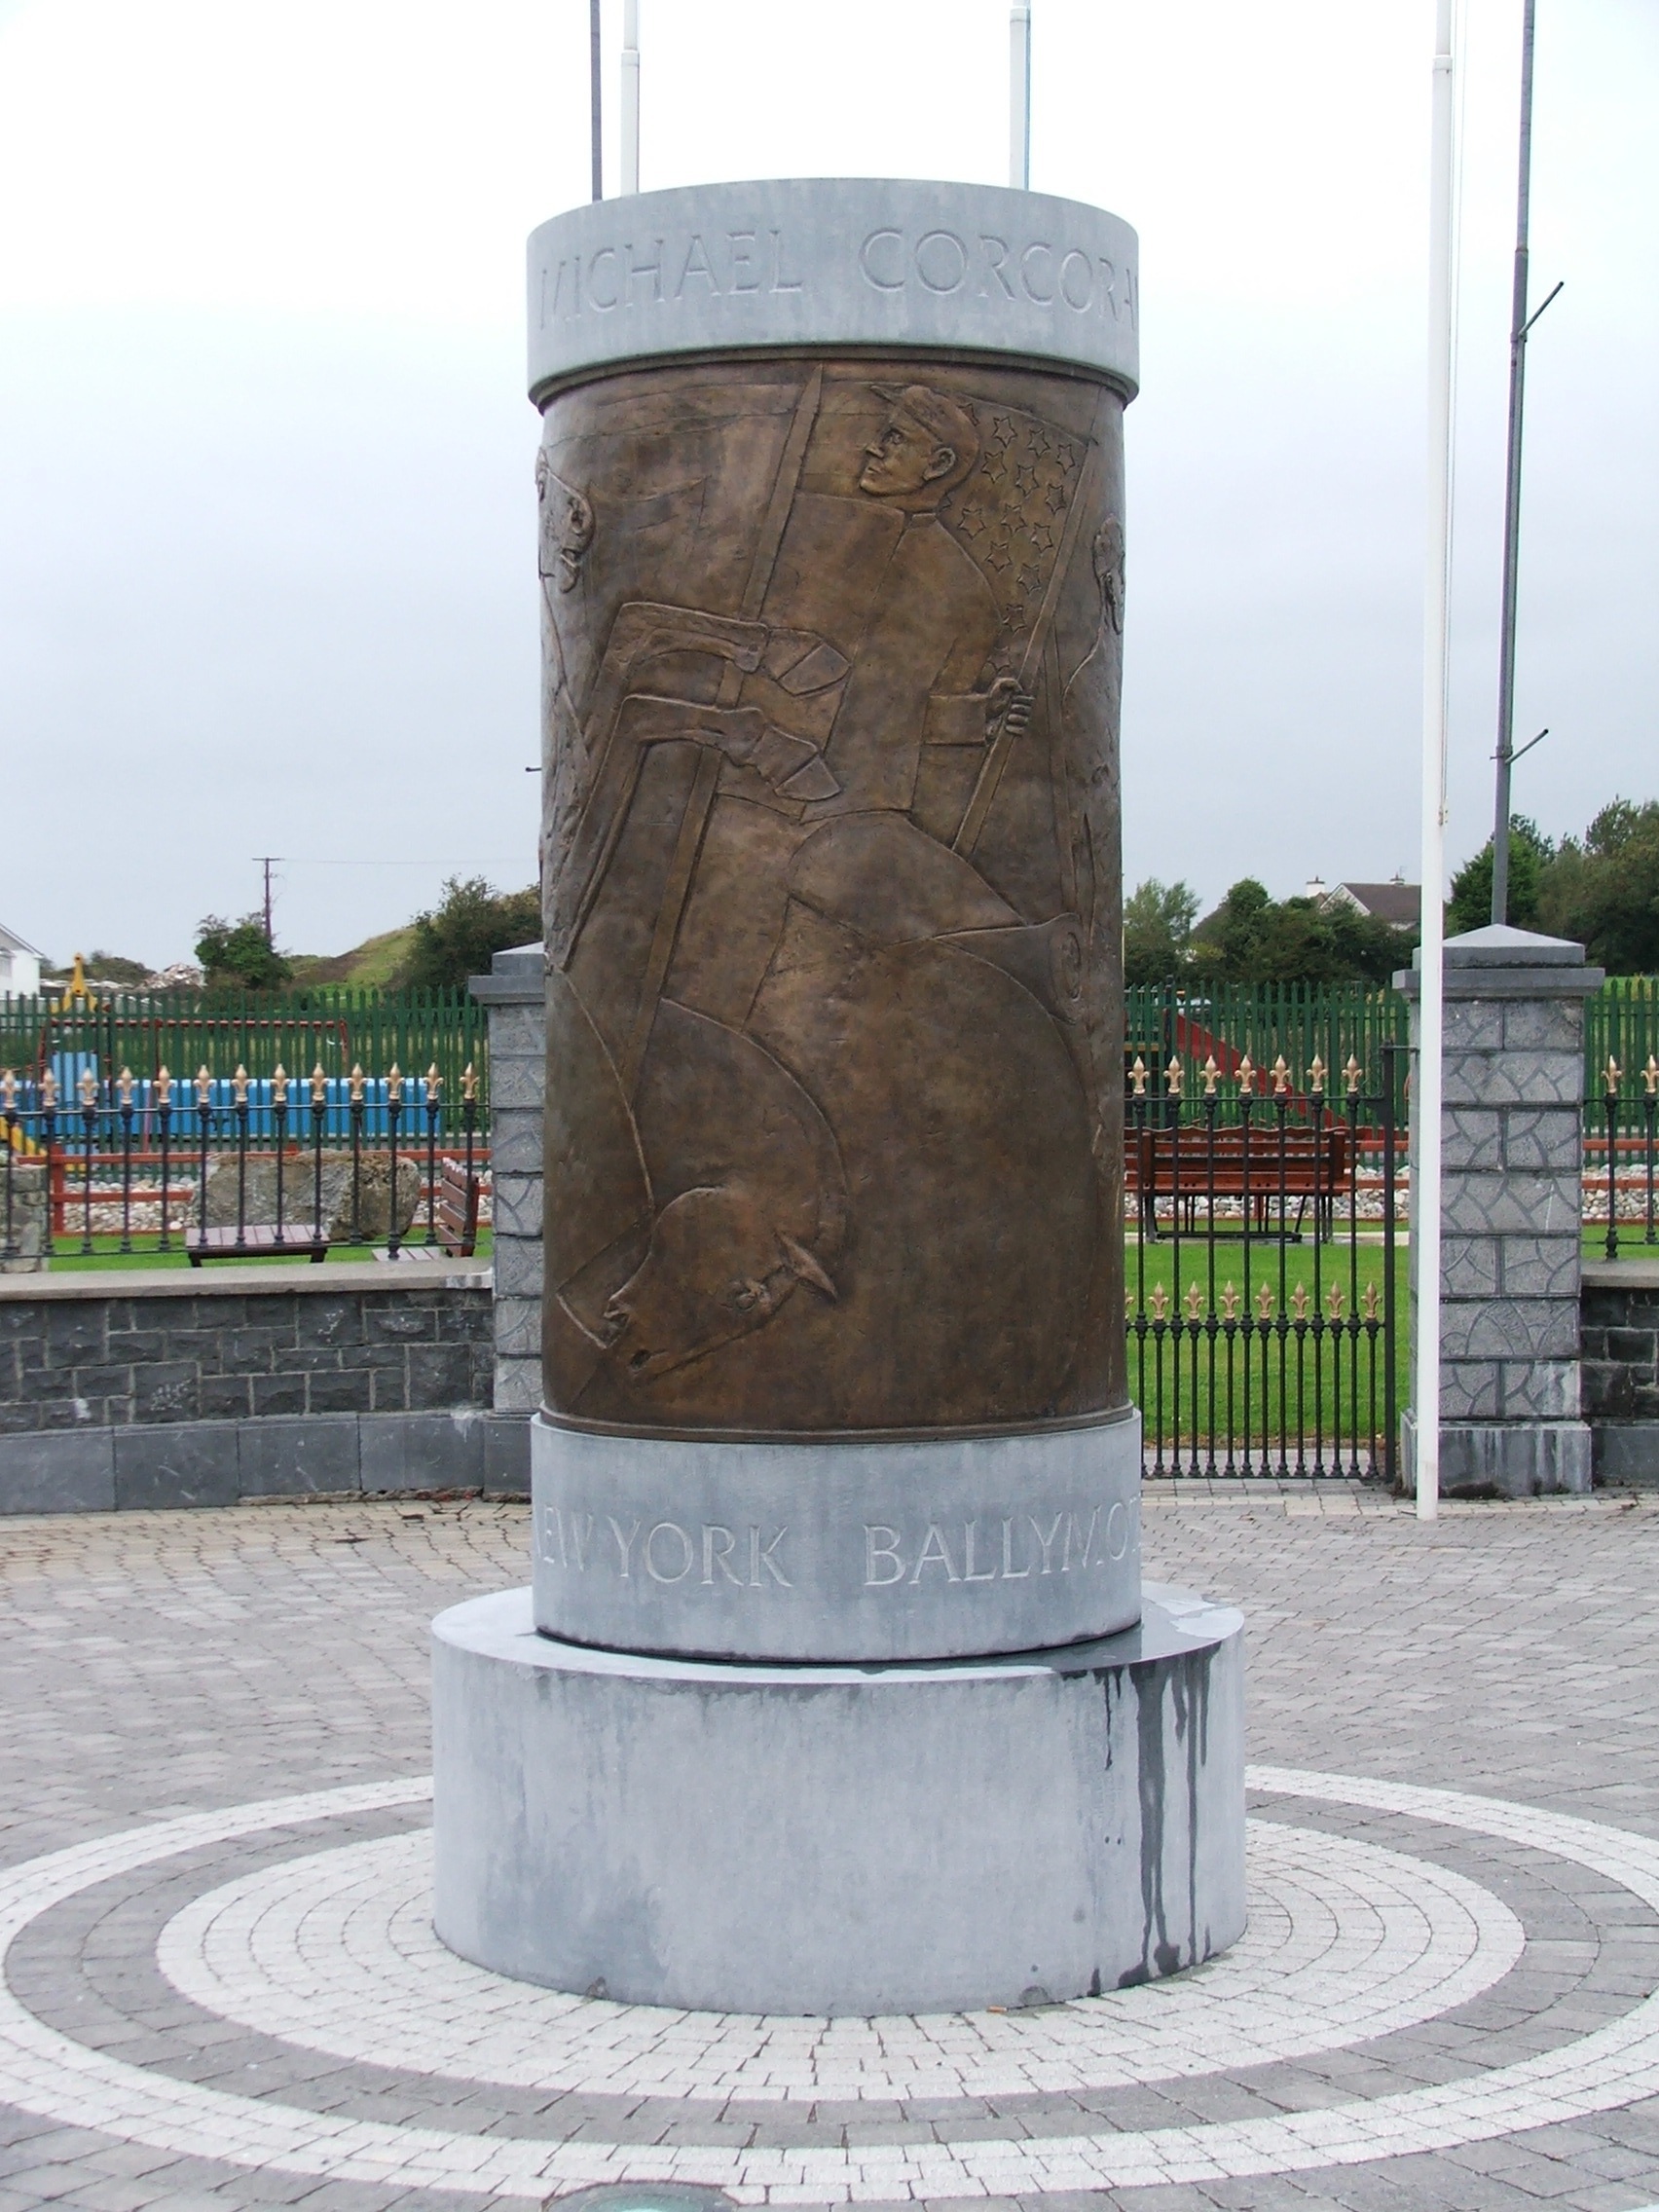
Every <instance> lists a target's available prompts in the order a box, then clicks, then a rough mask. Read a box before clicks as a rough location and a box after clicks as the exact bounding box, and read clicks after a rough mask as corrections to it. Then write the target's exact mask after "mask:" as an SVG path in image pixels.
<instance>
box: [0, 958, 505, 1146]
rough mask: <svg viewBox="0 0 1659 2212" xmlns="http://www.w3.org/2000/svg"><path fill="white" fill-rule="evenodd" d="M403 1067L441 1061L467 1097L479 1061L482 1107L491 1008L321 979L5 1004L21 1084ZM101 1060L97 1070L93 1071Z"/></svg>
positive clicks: (455, 1092)
mask: <svg viewBox="0 0 1659 2212" xmlns="http://www.w3.org/2000/svg"><path fill="white" fill-rule="evenodd" d="M393 1061H395V1062H396V1063H397V1065H398V1067H399V1068H400V1069H401V1071H402V1072H403V1073H404V1074H405V1075H406V1076H424V1074H425V1073H426V1070H427V1069H428V1068H429V1067H431V1066H432V1065H433V1064H434V1063H435V1064H436V1067H437V1070H438V1073H439V1075H440V1076H441V1077H442V1078H443V1083H444V1092H445V1095H446V1096H448V1097H450V1098H455V1097H458V1096H459V1095H460V1090H461V1076H462V1073H463V1071H464V1070H465V1068H466V1067H467V1065H468V1064H469V1063H470V1065H471V1066H472V1067H473V1069H474V1070H475V1072H476V1074H477V1076H478V1079H479V1086H480V1090H479V1096H480V1102H481V1103H480V1112H481V1114H482V1113H483V1112H484V1111H485V1110H486V1107H487V1101H488V1095H489V1092H488V1084H489V1051H488V1028H487V1024H486V1019H485V1014H484V1009H483V1008H482V1007H481V1006H479V1005H477V1004H476V1003H475V1002H474V1001H473V1000H472V999H469V998H468V997H467V996H466V994H465V992H464V991H453V990H442V991H427V990H406V991H382V990H353V989H351V988H350V985H346V984H319V985H317V986H315V987H313V989H310V990H293V991H281V992H261V991H191V990H178V991H132V992H125V991H124V992H113V993H107V994H102V993H100V994H96V995H94V996H93V997H92V998H90V999H88V1000H85V1001H81V1000H76V1001H73V1002H71V1001H69V1000H67V999H66V998H64V997H62V996H59V995H55V994H53V993H47V992H43V993H42V994H41V996H40V997H38V998H10V997H5V998H0V1069H4V1068H11V1069H12V1070H13V1071H14V1072H15V1073H16V1074H17V1075H18V1077H19V1078H22V1077H25V1076H26V1077H33V1076H36V1075H38V1074H40V1073H41V1072H42V1071H43V1070H44V1069H46V1068H48V1067H51V1068H53V1069H54V1072H55V1074H56V1075H57V1077H58V1080H59V1082H60V1083H64V1081H65V1076H66V1075H67V1079H68V1081H69V1082H73V1081H74V1080H75V1079H76V1077H78V1075H79V1073H80V1070H81V1068H83V1067H88V1066H93V1067H94V1072H95V1073H96V1074H97V1075H98V1077H99V1078H100V1080H101V1081H106V1082H107V1081H108V1080H110V1079H111V1078H113V1077H115V1076H117V1075H119V1074H120V1072H121V1070H122V1069H123V1068H128V1069H130V1071H131V1073H132V1074H133V1076H134V1077H136V1078H137V1079H138V1080H139V1081H140V1082H142V1081H144V1080H145V1079H147V1078H149V1077H153V1076H154V1075H155V1073H156V1071H157V1069H158V1068H160V1067H164V1066H165V1067H166V1070H167V1072H168V1073H169V1074H170V1075H172V1076H174V1077H179V1078H190V1077H193V1076H195V1074H196V1073H197V1071H198V1070H199V1069H200V1068H203V1067H205V1068H206V1069H207V1071H208V1073H209V1074H210V1075H213V1076H219V1077H229V1076H233V1075H234V1074H235V1073H236V1071H237V1069H238V1067H239V1066H240V1067H242V1068H245V1069H246V1071H247V1073H248V1074H249V1075H250V1076H252V1077H255V1078H263V1077H269V1076H270V1075H271V1074H272V1072H273V1070H274V1069H275V1068H276V1065H277V1063H278V1062H280V1063H281V1065H282V1067H283V1069H284V1070H285V1071H286V1072H287V1074H289V1075H290V1076H309V1075H310V1074H311V1072H312V1070H313V1068H314V1067H316V1066H317V1065H318V1064H319V1063H320V1065H321V1067H322V1070H323V1073H324V1074H325V1075H328V1076H347V1075H350V1072H351V1069H352V1067H353V1066H355V1065H361V1066H362V1067H363V1068H364V1069H366V1070H367V1071H368V1072H369V1073H370V1074H371V1075H374V1076H384V1075H385V1074H386V1072H387V1069H388V1068H389V1067H390V1066H391V1064H392V1062H393ZM94 1063H95V1066H94Z"/></svg>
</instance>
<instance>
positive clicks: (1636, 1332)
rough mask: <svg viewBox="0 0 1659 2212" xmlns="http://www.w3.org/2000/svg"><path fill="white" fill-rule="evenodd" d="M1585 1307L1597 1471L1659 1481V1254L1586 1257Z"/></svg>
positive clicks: (1614, 1478)
mask: <svg viewBox="0 0 1659 2212" xmlns="http://www.w3.org/2000/svg"><path fill="white" fill-rule="evenodd" d="M1583 1309H1584V1334H1583V1349H1584V1381H1583V1388H1584V1411H1585V1414H1586V1415H1587V1416H1588V1418H1589V1419H1590V1422H1591V1424H1592V1433H1593V1435H1594V1438H1595V1456H1596V1479H1597V1481H1598V1482H1603V1483H1620V1482H1636V1483H1659V1259H1655V1260H1618V1261H1612V1262H1607V1263H1603V1264H1595V1263H1591V1264H1587V1265H1586V1267H1585V1270H1584V1300H1583Z"/></svg>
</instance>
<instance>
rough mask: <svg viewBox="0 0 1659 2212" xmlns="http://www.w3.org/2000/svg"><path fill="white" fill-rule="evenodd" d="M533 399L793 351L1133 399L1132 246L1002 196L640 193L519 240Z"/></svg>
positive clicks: (686, 189)
mask: <svg viewBox="0 0 1659 2212" xmlns="http://www.w3.org/2000/svg"><path fill="white" fill-rule="evenodd" d="M529 306H530V315H529V327H530V393H531V397H532V398H533V399H534V400H535V401H536V402H537V404H541V403H543V402H545V401H546V400H547V399H548V398H549V397H550V396H551V395H552V394H553V393H554V392H555V391H557V390H559V389H560V388H561V387H564V386H567V385H570V384H575V383H579V382H581V381H582V380H583V379H584V378H587V377H590V376H593V375H596V374H599V373H603V372H604V371H606V370H609V369H614V368H617V367H619V366H621V365H623V364H625V363H632V362H645V361H652V360H662V359H667V358H672V357H680V356H683V355H685V354H688V353H691V354H695V353H708V354H720V353H730V352H732V351H745V352H747V351H753V350H756V349H758V350H771V351H779V350H793V349H795V348H799V347H815V346H834V347H836V348H837V349H838V350H842V351H847V350H854V351H858V350H869V351H871V352H878V353H879V352H903V353H905V354H910V355H914V354H916V353H927V352H936V353H942V354H950V355H956V356H963V355H974V354H979V355H983V354H993V355H1003V356H1013V357H1014V358H1019V359H1027V360H1033V361H1041V362H1043V363H1044V364H1045V365H1046V366H1051V365H1052V364H1054V363H1055V362H1060V363H1069V364H1071V365H1072V366H1074V367H1076V368H1078V369H1080V370H1083V371H1086V372H1090V373H1092V374H1094V375H1096V376H1100V377H1103V378H1105V379H1106V380H1107V381H1108V382H1110V383H1111V384H1113V385H1114V386H1116V387H1117V388H1118V389H1119V390H1121V391H1123V392H1124V394H1125V395H1126V396H1128V397H1132V396H1133V395H1134V392H1135V390H1136V388H1137V385H1138V381H1139V375H1140V360H1139V314H1140V298H1139V270H1138V245H1137V240H1136V238H1135V234H1134V232H1133V231H1132V230H1131V229H1130V228H1129V226H1128V224H1126V223H1124V222H1123V221H1121V220H1120V218H1119V217H1118V216H1116V215H1110V214H1108V213H1107V212H1106V211H1105V209H1104V208H1100V207H1091V206H1089V205H1088V204H1087V203H1084V202H1081V201H1076V200H1058V199H1055V198H1053V197H1052V196H1051V195H1050V194H1048V193H1040V192H1016V191H1013V190H1010V189H1009V188H1008V187H1007V186H1001V185H985V184H940V183H927V182H921V181H917V180H915V179H911V178H903V179H887V178H875V177H801V178H786V179H775V180H772V181H770V182H758V183H753V184H700V185H690V186H683V187H681V188H680V189H678V190H675V191H672V192H645V193H631V194H629V195H627V196H626V197H624V198H621V199H616V200H600V201H593V202H590V203H587V204H586V205H584V206H580V207H573V208H571V210H570V212H569V213H567V214H563V215H556V216H554V217H553V219H552V221H551V222H547V223H543V224H542V225H541V226H540V227H539V229H537V230H535V232H533V233H532V235H531V240H530V302H529Z"/></svg>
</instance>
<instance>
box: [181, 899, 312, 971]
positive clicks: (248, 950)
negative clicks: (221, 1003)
mask: <svg viewBox="0 0 1659 2212" xmlns="http://www.w3.org/2000/svg"><path fill="white" fill-rule="evenodd" d="M197 929H198V931H199V932H200V935H199V936H198V938H197V940H196V957H197V959H198V960H200V961H201V963H202V966H203V969H204V970H205V972H206V977H207V984H208V988H209V989H224V988H225V987H226V986H231V987H237V986H240V988H241V989H242V990H244V991H270V990H275V989H276V987H277V985H278V984H280V983H285V982H287V980H288V978H289V977H291V976H292V974H293V970H292V969H291V968H290V967H289V965H288V963H287V962H286V961H285V960H284V959H283V957H282V955H281V954H280V953H279V952H278V951H277V950H276V946H275V945H274V944H273V943H272V941H271V940H270V939H269V938H268V937H267V936H266V934H265V922H264V918H263V916H262V915H261V914H260V913H259V911H258V910H257V908H256V909H255V911H254V912H253V913H251V914H244V915H243V916H242V918H241V920H240V922H227V921H226V920H225V919H224V918H223V916H221V915H219V914H203V917H202V919H201V921H200V922H199V923H198V924H197Z"/></svg>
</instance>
